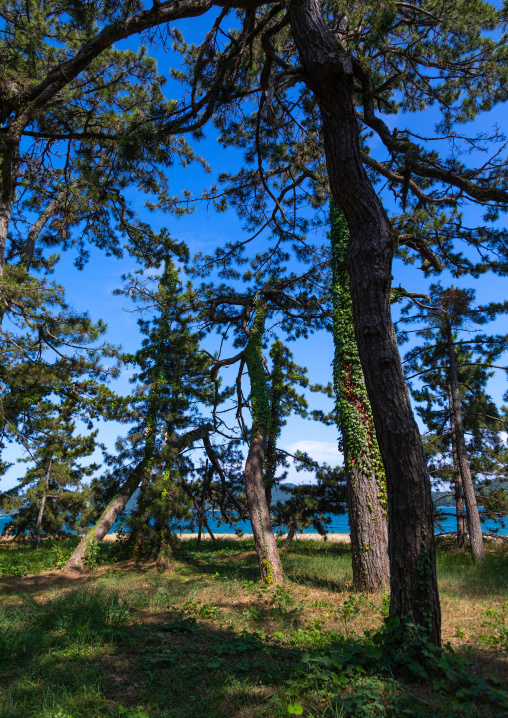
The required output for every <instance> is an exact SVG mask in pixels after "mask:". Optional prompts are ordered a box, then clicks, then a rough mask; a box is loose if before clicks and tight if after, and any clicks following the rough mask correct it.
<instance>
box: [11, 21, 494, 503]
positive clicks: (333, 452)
mask: <svg viewBox="0 0 508 718" xmlns="http://www.w3.org/2000/svg"><path fill="white" fill-rule="evenodd" d="M209 17H210V13H208V14H207V16H206V18H197V19H195V20H186V21H184V22H181V23H179V28H180V30H181V31H182V32H183V33H184V35H185V36H186V39H187V40H188V41H192V40H196V41H199V40H200V39H201V38H202V37H203V30H204V29H205V30H206V29H208V28H209V25H210V21H209ZM137 44H138V40H137V39H133V40H130V41H129V42H128V43H123V46H130V47H135V46H137ZM150 52H151V53H152V52H153V48H150ZM154 54H155V56H156V57H157V59H158V62H159V67H160V71H161V72H162V73H163V74H166V68H168V67H169V65H170V63H171V57H170V56H169V55H167V54H165V53H164V51H162V50H160V49H157V50H156V51H155V53H154ZM166 90H167V95H168V97H169V96H171V95H172V93H174V94H175V95H176V93H179V92H180V90H181V87H180V85H178V84H177V83H175V82H173V81H169V82H168V85H167V88H166ZM504 110H505V108H504V107H497V108H495V109H494V110H493V111H492V112H491V113H489V114H488V115H485V116H484V117H481V118H479V120H478V121H477V122H476V123H475V130H480V129H481V130H490V129H491V128H492V127H493V125H495V124H496V123H497V124H499V125H500V126H501V127H502V125H503V124H504V122H503V120H504V116H503V115H504V114H505V113H504ZM435 119H436V115H435V113H434V111H429V112H426V113H423V114H422V115H421V116H419V117H418V118H416V117H412V118H407V120H408V124H409V125H410V126H411V128H412V129H413V130H414V131H416V132H422V133H426V134H428V133H429V132H430V129H429V125H432V124H434V122H435ZM393 124H395V118H394V121H393ZM404 124H406V123H405V120H404V118H402V117H398V118H396V125H397V126H398V127H401V126H403V125H404ZM189 141H191V140H190V138H189ZM192 144H193V145H194V147H195V149H196V152H197V153H198V154H201V155H203V156H204V157H205V159H206V160H207V161H208V162H209V164H210V165H211V166H212V168H213V173H212V175H208V174H205V173H204V172H203V171H202V170H201V169H200V168H199V166H198V165H197V164H191V165H189V166H188V167H187V168H182V167H180V166H179V165H175V167H174V168H172V169H171V170H170V192H171V194H177V193H180V192H181V191H182V190H183V189H189V190H190V191H191V192H192V193H193V194H199V192H200V190H201V189H203V188H204V187H206V186H209V185H210V184H212V183H213V182H214V179H215V177H216V175H217V174H218V173H219V172H221V171H223V170H224V169H225V168H227V170H228V171H234V169H235V167H239V166H240V164H241V161H242V157H241V154H240V153H239V152H237V151H236V150H233V149H231V148H229V149H226V150H224V149H223V148H222V147H221V146H220V145H219V144H218V142H217V140H216V132H215V131H214V129H213V128H208V129H207V131H206V139H205V140H204V141H202V142H199V143H196V142H192ZM374 151H375V153H376V152H377V153H378V157H379V158H380V159H384V152H383V149H382V147H381V146H380V144H379V145H378V147H377V148H375V150H374ZM131 199H132V203H133V205H134V206H135V207H136V208H137V209H138V211H139V212H140V214H141V218H142V219H143V220H144V221H147V222H150V223H151V224H152V225H153V226H154V228H155V229H157V228H160V227H162V226H166V227H168V229H169V231H170V233H171V235H172V236H173V237H174V238H176V239H178V240H183V241H184V242H186V244H187V245H188V247H189V250H190V252H191V255H192V254H194V253H196V252H198V251H205V252H209V251H212V250H213V249H214V248H215V247H216V246H217V245H219V244H222V243H223V242H224V241H226V240H227V239H233V238H235V237H238V236H239V235H240V234H242V227H241V222H240V221H239V220H238V218H237V217H236V215H235V213H234V212H233V211H230V212H227V213H224V214H217V213H215V212H214V211H213V208H210V209H209V210H207V208H206V206H204V205H198V206H197V209H196V212H195V213H194V214H193V215H191V216H184V217H182V218H179V219H178V218H175V217H174V216H170V215H162V214H161V213H151V212H148V210H146V209H144V203H145V198H144V197H142V196H140V195H139V194H132V197H131ZM478 214H479V213H478V212H477V210H472V211H471V217H472V218H474V219H476V218H477V217H478ZM73 260H74V257H73V256H72V252H69V253H67V254H66V255H65V256H63V257H62V259H61V262H60V263H59V265H58V267H57V270H56V272H55V280H56V281H58V282H60V283H62V284H63V285H64V286H65V287H66V288H67V292H68V299H69V301H70V302H71V303H72V304H73V305H74V306H75V308H76V310H78V311H83V310H87V311H88V312H89V314H90V316H91V317H92V318H93V319H99V318H102V319H103V320H104V321H105V322H107V324H108V333H107V337H106V338H107V340H108V341H109V342H112V343H115V344H122V345H123V347H124V348H125V349H127V350H131V351H133V350H135V349H136V348H137V347H138V346H139V344H140V335H139V332H138V327H137V323H136V320H137V317H136V315H135V314H133V313H131V312H128V311H125V309H132V307H131V306H129V304H128V301H127V300H126V298H125V297H122V296H120V297H119V296H115V295H113V290H115V289H118V288H119V287H121V275H122V274H124V273H126V272H128V271H132V270H133V269H134V268H135V267H134V262H133V261H132V260H130V259H129V258H124V259H123V260H116V259H114V258H107V257H105V256H104V255H103V253H101V252H100V251H99V250H96V249H92V250H91V258H90V262H89V263H88V265H87V266H86V267H85V269H84V270H83V271H78V270H77V269H76V268H75V267H74V265H73ZM433 281H435V280H433ZM441 281H442V282H443V284H447V283H448V282H450V283H451V281H453V283H455V284H458V285H459V286H474V287H475V289H476V291H477V299H478V301H479V302H482V303H483V302H486V301H491V300H503V299H505V298H506V294H507V291H506V279H505V278H500V277H496V276H492V275H486V276H484V277H481V278H480V279H478V280H473V279H470V278H465V279H462V280H458V281H457V280H450V278H449V277H447V276H446V274H444V275H443V276H442V277H441ZM399 283H400V284H402V286H403V287H405V288H407V289H410V290H411V291H417V292H425V291H426V290H427V289H428V285H429V283H430V280H427V279H425V278H424V276H423V273H422V272H421V271H420V270H418V268H417V265H415V266H412V267H404V266H403V265H402V263H401V262H398V261H397V262H396V263H395V266H394V284H399ZM505 323H506V322H505V320H502V321H500V322H498V323H497V327H496V329H497V331H503V326H504V324H505ZM504 331H506V328H505V329H504ZM213 342H214V339H213V340H212V345H213ZM406 346H407V345H406ZM406 346H405V347H403V349H406ZM291 348H292V351H293V352H294V355H295V361H296V362H297V363H298V364H301V365H304V366H307V367H308V370H309V378H310V380H311V382H319V383H322V384H326V383H327V382H328V381H330V380H331V362H332V357H333V347H332V342H331V337H330V336H329V335H327V334H326V333H325V332H318V333H316V334H314V335H312V336H311V337H310V338H309V339H308V340H301V341H298V342H296V343H295V344H293V345H292V347H291ZM233 372H234V369H231V370H230V375H231V376H233ZM226 376H227V375H226ZM127 378H128V374H127V373H125V374H124V375H123V376H122V377H121V378H120V380H119V381H118V382H117V386H118V389H119V390H120V391H127V390H128V382H127ZM506 388H507V384H506V377H505V376H504V375H503V374H502V373H499V374H498V375H497V376H496V377H495V379H494V380H492V382H491V386H490V389H491V392H492V394H493V396H494V398H495V399H497V400H498V401H500V400H501V397H502V394H503V393H504V392H505V391H506ZM309 400H310V401H311V402H312V404H313V405H314V406H319V408H323V409H326V410H330V409H331V402H330V401H329V400H327V399H325V398H320V399H317V398H316V395H309ZM124 430H125V427H118V426H116V425H114V424H110V425H104V426H103V427H102V428H101V437H100V439H101V441H104V442H105V443H106V444H107V445H108V446H110V447H112V446H113V444H114V440H115V438H116V436H117V434H118V432H119V431H124ZM280 445H281V446H282V448H285V449H286V450H288V451H291V452H292V451H294V450H295V449H301V450H305V451H307V452H308V453H310V454H311V455H313V456H314V457H315V458H316V459H317V460H320V461H327V462H328V463H331V464H336V463H339V462H340V461H341V457H340V455H339V453H338V449H337V430H336V429H335V428H334V427H325V426H323V425H320V424H318V423H316V422H311V421H304V420H302V419H299V418H294V417H293V418H291V419H290V420H289V421H288V424H287V426H286V427H285V429H284V430H283V433H282V436H281V440H280ZM9 453H11V456H12V457H14V456H15V452H9ZM6 458H8V454H7V455H6ZM11 460H12V459H11ZM24 470H25V465H19V466H15V467H13V469H11V470H10V471H9V473H8V475H7V476H6V477H5V478H4V479H3V480H2V482H1V485H0V488H1V489H2V490H5V489H7V488H9V487H10V486H12V485H13V483H14V481H15V478H16V476H17V475H19V474H21V472H24ZM303 476H304V475H302V474H298V475H297V474H296V473H295V472H294V471H292V472H291V473H290V477H289V478H290V479H291V480H293V481H295V480H296V481H301V480H302V478H303Z"/></svg>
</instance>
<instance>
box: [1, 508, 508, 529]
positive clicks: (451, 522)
mask: <svg viewBox="0 0 508 718" xmlns="http://www.w3.org/2000/svg"><path fill="white" fill-rule="evenodd" d="M443 511H444V512H445V513H446V514H447V515H446V516H445V517H444V518H443V519H442V520H441V521H440V524H439V525H436V527H435V533H436V534H439V533H448V532H454V531H456V530H457V520H456V517H455V508H446V509H443ZM330 518H331V523H330V525H329V527H328V533H330V534H349V521H348V515H347V513H346V514H339V515H336V514H332V515H330ZM9 521H10V517H9V516H8V515H3V516H0V534H1V532H2V531H3V528H4V526H5V525H6V524H8V523H9ZM119 525H120V520H118V521H116V522H115V523H114V524H113V526H112V527H111V530H110V531H109V533H116V531H117V530H118V526H119ZM208 525H209V526H210V529H211V530H212V531H213V533H214V534H215V533H216V534H234V533H235V528H236V529H237V530H241V531H243V533H246V534H248V533H252V527H251V525H250V521H239V522H238V523H237V524H236V525H235V526H229V525H228V524H226V523H220V520H219V519H218V518H216V517H214V516H208ZM482 529H483V531H484V533H498V534H499V535H500V536H508V519H507V520H505V526H504V527H502V526H501V525H500V523H499V522H497V521H484V522H482ZM196 530H197V529H196V528H194V529H193V530H192V531H191V529H182V533H194V532H196ZM203 531H204V532H205V533H206V529H205V528H204V527H203ZM304 533H309V534H315V533H317V532H316V530H315V529H314V528H309V529H304Z"/></svg>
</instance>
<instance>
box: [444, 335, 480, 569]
mask: <svg viewBox="0 0 508 718" xmlns="http://www.w3.org/2000/svg"><path fill="white" fill-rule="evenodd" d="M447 334H448V336H447V343H448V361H449V373H450V388H451V395H452V414H451V416H452V421H451V426H452V442H453V446H454V449H455V454H456V456H457V462H458V468H459V473H460V477H461V479H462V489H463V491H464V499H465V502H466V510H467V524H468V527H469V542H470V544H471V553H472V554H473V558H474V560H475V561H478V562H480V563H481V562H482V561H485V549H484V547H483V533H482V525H481V522H480V514H479V512H478V504H477V503H476V496H475V493H474V486H473V479H472V477H471V470H470V468H469V461H468V458H467V449H466V440H465V438H464V423H463V420H462V406H461V402H460V384H459V376H458V372H457V362H456V359H455V345H454V343H453V336H452V330H451V328H450V327H448V330H447Z"/></svg>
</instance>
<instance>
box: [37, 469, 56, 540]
mask: <svg viewBox="0 0 508 718" xmlns="http://www.w3.org/2000/svg"><path fill="white" fill-rule="evenodd" d="M51 463H52V462H51V461H50V462H49V464H48V470H47V472H46V478H45V479H44V493H43V494H42V499H41V505H40V506H39V512H38V514H37V522H36V524H35V540H34V548H39V544H40V542H41V533H42V517H43V516H44V509H45V507H46V499H47V493H48V487H49V472H50V471H51Z"/></svg>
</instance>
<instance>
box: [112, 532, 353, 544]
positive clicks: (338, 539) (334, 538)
mask: <svg viewBox="0 0 508 718" xmlns="http://www.w3.org/2000/svg"><path fill="white" fill-rule="evenodd" d="M214 536H215V538H216V539H217V540H218V541H220V540H221V539H230V540H231V539H233V540H234V541H244V540H245V541H247V540H248V539H251V538H252V537H253V536H252V534H242V535H241V536H237V535H236V534H214ZM197 537H198V534H178V538H179V539H180V540H181V541H188V540H189V539H196V538H197ZM277 538H281V539H285V538H286V534H282V536H278V537H277ZM302 539H303V540H305V541H328V542H329V543H350V538H349V534H328V536H326V537H323V536H320V535H319V534H297V535H296V536H295V538H294V541H301V540H302ZM201 540H202V541H211V538H210V535H209V534H207V533H206V534H203V535H202V536H201ZM103 541H116V534H108V535H107V536H105V537H104V538H103Z"/></svg>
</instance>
